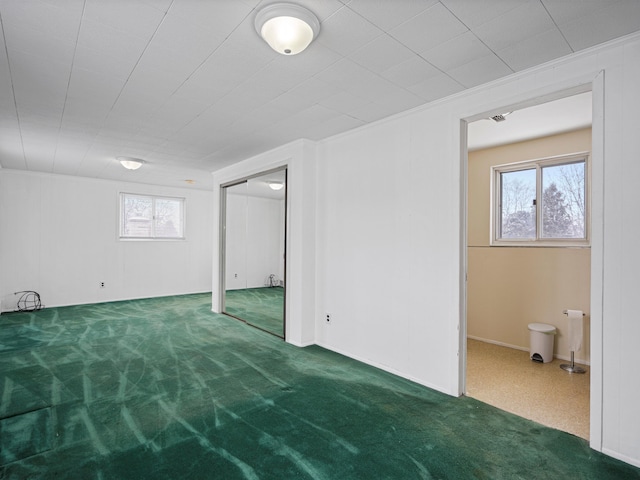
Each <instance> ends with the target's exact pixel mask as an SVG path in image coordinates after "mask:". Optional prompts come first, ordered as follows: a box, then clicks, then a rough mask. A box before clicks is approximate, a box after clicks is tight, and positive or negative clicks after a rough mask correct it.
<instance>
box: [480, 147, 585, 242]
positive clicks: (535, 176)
mask: <svg viewBox="0 0 640 480" xmlns="http://www.w3.org/2000/svg"><path fill="white" fill-rule="evenodd" d="M587 161H588V157H587V155H586V154H581V155H578V156H576V155H571V156H565V157H555V158H552V159H543V160H536V161H531V162H523V163H518V164H511V165H501V166H498V167H493V182H494V192H495V195H494V202H495V204H494V212H495V214H494V218H495V219H496V222H495V225H494V227H493V231H494V236H493V239H492V244H493V245H500V244H510V245H511V244H519V243H526V242H533V243H538V244H544V245H551V244H580V245H585V244H587V243H588V225H587V206H588V201H587V200H588V199H587V192H588V189H587V178H588V174H587V172H588V168H587V167H588V164H587Z"/></svg>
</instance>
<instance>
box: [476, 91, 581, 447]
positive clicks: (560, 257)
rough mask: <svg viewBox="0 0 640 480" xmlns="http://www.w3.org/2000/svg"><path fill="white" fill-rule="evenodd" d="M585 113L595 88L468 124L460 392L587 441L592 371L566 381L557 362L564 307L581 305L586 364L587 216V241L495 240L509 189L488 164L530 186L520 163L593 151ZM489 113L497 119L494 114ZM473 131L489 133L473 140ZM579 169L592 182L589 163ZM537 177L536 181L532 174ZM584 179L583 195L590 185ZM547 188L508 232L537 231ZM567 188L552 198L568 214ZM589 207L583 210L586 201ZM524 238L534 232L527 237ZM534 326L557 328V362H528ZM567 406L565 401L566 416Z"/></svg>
mask: <svg viewBox="0 0 640 480" xmlns="http://www.w3.org/2000/svg"><path fill="white" fill-rule="evenodd" d="M574 107H575V108H577V109H578V110H580V109H582V111H583V112H584V111H586V112H587V113H588V116H589V119H588V120H589V121H588V122H586V120H585V119H582V120H581V119H580V118H578V117H580V114H579V112H578V113H576V112H574V111H572V109H573V108H574ZM591 111H592V106H591V93H590V92H582V93H580V94H578V95H571V96H567V97H566V98H562V99H558V100H556V101H553V102H547V103H539V104H537V105H535V106H532V107H528V108H521V109H514V110H513V111H503V112H495V113H494V114H488V115H487V118H486V119H481V120H476V122H474V123H473V124H469V140H468V143H467V157H466V158H467V160H466V162H467V164H466V165H465V170H466V172H467V177H466V178H467V186H466V197H465V198H466V200H467V205H466V211H467V222H466V238H465V250H466V251H465V256H466V257H465V259H466V273H467V284H466V299H465V302H466V329H465V330H466V338H465V341H466V344H465V345H466V348H465V358H466V365H465V367H464V371H465V375H466V377H465V382H466V386H465V392H464V393H465V394H467V395H468V396H471V397H474V398H476V399H478V400H481V401H484V402H486V403H489V404H492V405H494V406H496V407H498V408H501V409H504V410H507V411H511V412H512V413H515V414H518V415H520V416H523V417H525V418H529V419H532V420H535V421H538V422H540V423H543V424H545V425H547V426H551V427H554V428H558V429H561V430H565V431H569V432H571V433H573V434H576V435H579V436H582V437H584V438H589V418H590V406H589V399H590V391H589V390H590V372H589V370H590V369H589V368H588V367H587V371H588V373H587V374H586V375H584V376H582V377H578V376H577V375H575V376H573V377H571V376H570V375H571V374H567V373H566V372H564V371H562V370H561V369H560V368H559V364H560V363H567V362H566V360H567V359H568V356H569V353H570V351H569V349H568V335H567V330H568V327H567V318H566V316H565V315H563V312H564V311H565V310H567V309H582V310H583V311H585V312H586V314H587V317H586V321H585V322H584V325H585V329H584V332H583V338H584V341H583V346H582V349H581V351H578V352H576V361H577V363H580V361H583V362H586V363H590V350H589V344H590V342H589V339H590V331H589V328H588V327H589V312H590V305H591V299H590V295H591V283H590V272H591V250H590V248H589V242H588V240H589V237H588V232H589V230H588V228H589V216H587V217H586V218H584V221H585V222H586V223H585V231H586V232H587V233H586V237H585V240H586V241H585V244H584V245H574V244H571V242H569V241H567V242H566V244H563V242H564V241H565V239H562V241H556V242H547V244H545V242H544V241H540V242H538V243H537V244H535V243H530V242H526V241H522V240H523V239H521V238H515V241H512V242H504V243H503V244H502V245H500V242H498V241H496V239H497V237H496V232H497V231H499V230H500V228H506V227H505V225H506V223H504V222H503V219H502V217H501V215H502V213H503V211H502V210H499V209H501V208H503V205H502V204H501V202H502V201H505V202H506V195H507V193H508V192H507V191H506V186H503V185H502V184H500V183H499V182H495V181H494V180H495V179H496V176H495V175H496V173H495V171H494V169H495V168H496V167H497V166H499V167H500V168H503V170H504V168H505V167H504V165H507V168H506V171H507V172H508V173H509V175H511V176H512V177H514V178H517V179H518V182H519V187H520V189H521V190H522V188H525V187H526V185H524V182H523V181H522V178H520V177H523V176H517V175H516V173H517V171H518V169H519V168H520V166H519V165H518V162H525V161H531V160H544V159H547V160H548V162H550V164H553V166H554V168H556V169H557V165H558V164H559V163H558V162H560V163H561V162H562V160H561V159H560V160H558V159H559V158H561V157H562V156H563V155H564V156H570V154H576V153H581V154H582V153H586V155H587V158H588V157H589V155H590V152H591V150H592V140H591V120H590V119H591V117H590V115H591ZM494 116H495V117H498V118H491V117H494ZM562 122H565V123H564V124H563V123H562ZM586 123H588V125H587V124H586ZM519 125H520V126H519ZM503 127H504V128H503ZM551 127H553V128H551ZM478 132H480V134H481V135H482V134H483V133H484V134H485V137H486V138H485V139H484V140H478V138H474V135H477V134H478ZM483 142H484V143H483ZM571 161H573V160H571ZM554 162H555V163H554ZM567 162H569V164H570V161H569V160H567ZM543 165H546V164H544V163H543ZM539 169H541V167H539ZM514 172H516V173H514ZM585 172H587V176H586V179H587V180H588V179H589V175H588V172H589V170H588V168H586V169H585ZM533 176H534V178H535V171H534V175H533ZM540 183H542V182H540ZM556 183H557V184H558V185H559V184H560V182H559V181H558V182H556ZM585 185H586V187H585V190H584V191H585V194H587V195H585V198H586V197H587V196H588V193H589V187H588V181H587V182H586V183H585ZM503 187H504V188H505V191H503V190H502V188H503ZM547 187H548V185H547ZM525 189H526V188H525ZM560 190H562V188H561V189H560ZM511 193H513V192H511ZM546 193H548V192H547V191H546V190H545V187H544V186H541V185H538V186H536V185H535V184H534V186H533V195H532V197H533V198H534V201H533V202H531V200H529V203H526V202H524V203H523V205H525V206H521V207H519V208H518V209H516V210H518V211H514V212H507V213H508V214H509V215H511V220H514V221H513V222H510V223H508V225H509V228H513V226H514V225H515V226H516V227H518V228H522V229H526V228H525V227H527V226H528V225H533V229H534V230H535V228H536V225H537V226H538V228H539V229H540V230H542V226H543V215H547V213H543V212H542V211H541V208H542V207H541V206H540V208H538V209H537V208H536V201H538V202H539V203H538V205H540V198H542V196H543V195H544V194H546ZM570 194H571V192H567V191H564V192H562V191H561V193H560V195H559V196H558V198H559V202H560V207H562V208H565V207H566V209H565V210H563V212H565V214H566V215H565V217H567V218H568V217H569V216H570V215H569V213H567V212H569V203H570V202H571V199H570V198H569V196H570ZM526 195H528V194H526ZM526 195H525V196H526ZM563 202H564V203H563ZM496 206H497V207H496ZM585 206H586V207H589V204H588V202H587V203H585ZM507 213H505V215H507ZM516 220H517V221H516ZM527 222H529V223H527ZM545 228H547V226H546V224H545ZM549 228H550V227H549ZM530 235H534V236H538V235H539V234H538V233H534V234H531V232H526V234H524V236H527V237H528V236H530ZM538 240H544V238H538ZM509 243H511V244H509ZM530 323H546V324H551V325H554V326H555V327H556V328H557V332H558V334H557V335H556V337H555V343H556V345H555V349H554V352H555V355H556V356H557V357H560V358H556V359H554V360H553V361H552V362H549V363H544V364H542V363H541V364H537V363H534V362H532V361H531V360H530V358H529V348H528V345H529V331H528V328H527V326H528V324H530ZM578 359H579V360H578ZM554 382H555V383H554ZM554 395H558V396H557V397H554ZM563 406H566V409H565V411H564V412H563V411H562V410H563V408H562V407H563ZM585 427H586V428H585Z"/></svg>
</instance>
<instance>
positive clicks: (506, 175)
mask: <svg viewBox="0 0 640 480" xmlns="http://www.w3.org/2000/svg"><path fill="white" fill-rule="evenodd" d="M535 198H536V170H535V168H531V169H527V170H518V171H515V172H502V173H500V211H499V216H500V220H501V221H500V237H501V238H503V239H510V238H514V239H517V238H533V239H535V238H536V206H535Z"/></svg>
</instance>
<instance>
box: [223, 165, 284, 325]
mask: <svg viewBox="0 0 640 480" xmlns="http://www.w3.org/2000/svg"><path fill="white" fill-rule="evenodd" d="M286 183H287V180H286V169H283V170H279V171H276V172H271V173H268V174H264V175H260V176H257V177H252V178H250V179H248V180H247V181H245V182H243V183H240V184H236V185H232V186H229V187H225V252H224V253H225V254H224V260H225V279H224V281H225V287H224V293H225V299H224V310H223V311H224V313H226V314H228V315H231V316H233V317H235V318H238V319H240V320H243V321H245V322H246V323H248V324H250V325H253V326H255V327H257V328H260V329H261V330H265V331H267V332H269V333H272V334H274V335H277V336H279V337H281V338H284V332H285V328H284V326H285V323H284V322H285V318H284V300H285V278H284V276H285V232H286Z"/></svg>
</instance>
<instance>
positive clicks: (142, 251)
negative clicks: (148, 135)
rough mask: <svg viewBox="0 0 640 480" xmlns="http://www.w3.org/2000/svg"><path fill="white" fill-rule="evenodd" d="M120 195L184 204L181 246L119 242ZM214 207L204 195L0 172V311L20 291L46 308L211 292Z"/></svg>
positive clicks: (178, 243) (177, 243)
mask: <svg viewBox="0 0 640 480" xmlns="http://www.w3.org/2000/svg"><path fill="white" fill-rule="evenodd" d="M121 191H124V192H128V193H141V194H158V195H168V196H178V197H185V198H186V240H185V241H160V242H153V241H119V240H118V204H119V203H118V202H119V197H118V194H119V192H121ZM211 205H212V194H211V192H207V191H201V190H191V189H180V188H170V187H156V186H150V185H141V184H134V183H126V182H112V181H103V180H94V179H86V178H79V177H70V176H61V175H49V174H34V173H28V172H22V171H15V170H6V169H3V170H0V247H1V248H0V285H2V287H3V290H2V291H1V292H0V296H1V297H2V298H3V302H2V303H3V308H4V309H5V310H13V309H14V308H15V301H16V300H17V299H16V298H15V295H13V292H16V291H20V290H35V291H37V292H38V293H40V296H41V298H42V301H43V303H44V304H45V305H46V306H49V307H53V306H60V305H73V304H84V303H94V302H104V301H111V300H123V299H131V298H144V297H155V296H162V295H176V294H185V293H194V292H207V291H210V290H211V265H212V252H211V244H212V240H211V236H212V225H211V223H212V207H211ZM100 282H105V288H100V286H99V284H100Z"/></svg>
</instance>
